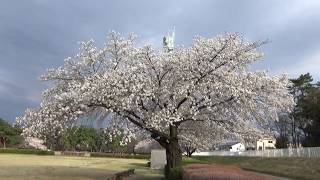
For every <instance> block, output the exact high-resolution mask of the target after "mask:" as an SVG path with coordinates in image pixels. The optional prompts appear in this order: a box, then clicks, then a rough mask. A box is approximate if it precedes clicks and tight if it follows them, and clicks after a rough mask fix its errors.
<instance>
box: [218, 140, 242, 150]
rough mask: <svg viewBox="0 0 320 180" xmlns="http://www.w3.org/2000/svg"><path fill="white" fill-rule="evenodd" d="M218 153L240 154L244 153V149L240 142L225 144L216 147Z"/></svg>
mask: <svg viewBox="0 0 320 180" xmlns="http://www.w3.org/2000/svg"><path fill="white" fill-rule="evenodd" d="M218 150H220V151H230V152H240V151H245V150H246V147H245V145H244V144H242V143H240V142H226V143H223V144H221V145H219V146H218Z"/></svg>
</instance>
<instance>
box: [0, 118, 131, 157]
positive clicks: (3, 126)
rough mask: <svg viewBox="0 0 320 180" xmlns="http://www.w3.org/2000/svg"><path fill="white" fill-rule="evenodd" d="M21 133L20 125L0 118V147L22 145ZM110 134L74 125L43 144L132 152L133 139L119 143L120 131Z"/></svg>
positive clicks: (51, 146) (97, 150) (69, 149)
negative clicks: (125, 142) (126, 142)
mask: <svg viewBox="0 0 320 180" xmlns="http://www.w3.org/2000/svg"><path fill="white" fill-rule="evenodd" d="M21 133H22V129H21V128H20V127H18V126H16V125H11V124H9V123H8V122H7V121H5V120H3V119H1V118H0V147H3V148H8V147H18V148H21V147H24V139H23V137H22V136H21ZM110 136H111V133H110V132H109V130H108V129H96V128H92V127H87V126H76V127H73V128H71V129H68V130H67V131H65V132H64V133H62V134H61V135H59V136H51V137H49V136H48V138H46V139H45V145H46V146H47V147H48V148H49V149H51V150H62V151H90V152H109V153H134V146H135V145H136V143H137V142H136V141H135V140H132V141H131V142H130V143H128V144H126V145H124V144H122V143H121V139H122V138H123V135H122V134H121V133H120V134H115V135H113V137H112V138H111V137H110Z"/></svg>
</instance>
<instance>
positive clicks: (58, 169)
mask: <svg viewBox="0 0 320 180" xmlns="http://www.w3.org/2000/svg"><path fill="white" fill-rule="evenodd" d="M146 163H147V160H144V159H120V158H92V157H66V156H38V155H19V154H0V179H1V180H2V179H3V180H18V179H19V180H20V179H25V180H37V179H39V180H42V179H46V180H47V179H48V180H58V179H59V180H60V179H61V180H64V179H65V180H67V179H68V180H73V179H77V180H78V179H79V180H89V179H104V180H105V179H107V177H110V176H111V175H112V174H113V173H116V172H119V171H122V170H127V169H129V168H134V169H136V170H135V174H136V175H134V177H133V178H134V179H161V178H162V177H163V175H162V174H163V173H162V172H161V171H156V170H150V169H149V168H148V167H146Z"/></svg>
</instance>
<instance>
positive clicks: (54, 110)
mask: <svg viewBox="0 0 320 180" xmlns="http://www.w3.org/2000/svg"><path fill="white" fill-rule="evenodd" d="M263 43H264V42H259V41H258V42H247V41H246V40H244V39H243V37H242V36H241V35H239V34H224V35H220V36H217V37H215V38H211V39H206V38H202V37H196V38H195V39H194V40H193V44H192V45H191V47H178V48H176V49H174V50H173V51H170V52H164V51H162V50H157V49H154V48H152V46H150V45H145V46H143V47H136V46H135V36H134V35H130V36H129V37H128V38H124V37H122V36H120V34H118V33H115V32H112V33H110V34H109V35H108V38H107V43H106V44H105V46H104V47H102V48H97V47H95V46H94V42H93V40H90V41H88V42H83V43H81V49H80V52H79V54H77V55H75V56H74V57H70V58H67V59H66V60H65V63H64V65H62V66H61V67H59V68H56V69H49V70H48V72H47V74H45V75H43V76H42V79H43V80H46V81H52V82H53V83H54V86H53V87H52V88H50V89H48V90H46V91H45V92H44V93H43V102H42V103H41V105H40V107H39V108H38V109H32V110H27V112H26V114H25V115H24V116H22V117H19V118H18V122H19V123H20V124H21V125H22V127H23V128H24V133H25V134H29V135H40V134H42V133H41V132H48V131H49V132H55V133H59V132H60V131H63V130H64V129H65V128H66V127H68V126H70V125H72V124H73V123H74V122H75V121H76V119H77V118H80V117H82V116H87V115H88V114H90V113H92V112H99V113H102V114H108V113H113V114H115V115H117V116H118V117H121V118H117V119H118V122H117V123H123V124H126V126H127V127H128V131H131V130H132V129H136V128H138V129H140V130H143V131H145V132H147V133H149V134H150V136H151V137H152V138H153V139H155V140H156V141H157V142H159V143H160V145H161V146H163V147H164V148H165V149H166V154H167V167H168V168H172V167H174V166H176V165H178V164H179V163H180V162H181V159H182V151H181V147H180V146H179V138H180V139H183V138H187V139H189V140H191V141H195V142H196V143H200V144H201V143H203V142H202V138H201V136H202V135H203V134H205V133H212V132H210V131H213V133H214V131H216V130H217V129H218V130H219V131H223V132H230V133H236V134H237V133H241V132H242V130H245V129H256V128H257V127H259V124H264V123H267V122H268V121H271V120H276V119H277V112H279V111H289V110H290V109H291V107H292V105H293V103H294V102H293V100H292V96H291V95H290V94H289V93H288V90H287V86H288V84H289V81H288V78H287V77H286V76H285V75H281V76H268V75H267V73H266V72H250V65H251V64H253V63H254V62H256V61H257V60H259V59H261V57H262V56H263V55H262V53H260V52H259V51H258V48H259V47H260V46H261V45H262V44H263ZM134 127H135V128H134ZM188 129H189V130H188ZM190 131H191V132H190ZM188 133H189V134H188ZM194 133H200V134H194ZM128 134H130V133H128Z"/></svg>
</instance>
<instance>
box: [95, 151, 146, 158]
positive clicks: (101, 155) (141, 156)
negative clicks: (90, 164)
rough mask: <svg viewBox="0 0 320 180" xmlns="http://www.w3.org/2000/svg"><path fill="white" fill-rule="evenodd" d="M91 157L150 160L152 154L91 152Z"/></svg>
mask: <svg viewBox="0 0 320 180" xmlns="http://www.w3.org/2000/svg"><path fill="white" fill-rule="evenodd" d="M90 156H91V157H112V158H125V159H150V154H135V155H133V154H113V153H99V152H91V153H90Z"/></svg>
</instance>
